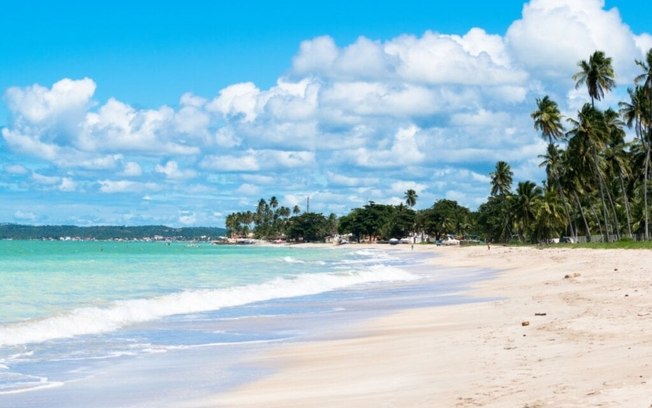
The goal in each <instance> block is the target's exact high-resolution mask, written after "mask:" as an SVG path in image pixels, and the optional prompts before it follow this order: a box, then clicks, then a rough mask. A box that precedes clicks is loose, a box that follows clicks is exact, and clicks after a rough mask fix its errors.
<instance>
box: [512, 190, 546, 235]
mask: <svg viewBox="0 0 652 408" xmlns="http://www.w3.org/2000/svg"><path fill="white" fill-rule="evenodd" d="M541 195H542V190H541V187H539V186H537V185H536V184H534V183H533V182H531V181H521V182H519V183H518V187H517V188H516V194H515V197H514V202H513V205H512V211H513V212H514V221H515V222H514V223H515V225H516V231H518V234H519V237H520V238H521V239H522V240H527V239H528V238H530V237H532V232H533V228H534V222H535V220H536V214H537V206H538V200H540V199H541Z"/></svg>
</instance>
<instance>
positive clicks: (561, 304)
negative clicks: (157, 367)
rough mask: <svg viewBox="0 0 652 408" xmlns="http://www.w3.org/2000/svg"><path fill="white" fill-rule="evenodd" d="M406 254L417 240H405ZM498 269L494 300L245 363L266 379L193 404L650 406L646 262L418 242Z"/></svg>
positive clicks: (369, 326)
mask: <svg viewBox="0 0 652 408" xmlns="http://www.w3.org/2000/svg"><path fill="white" fill-rule="evenodd" d="M400 247H401V248H402V249H404V250H410V248H409V246H407V245H405V246H400ZM414 250H415V251H432V252H435V253H436V254H437V255H438V256H436V257H433V258H431V260H429V262H430V263H431V266H432V267H433V268H441V267H446V268H455V267H459V268H493V269H496V270H498V271H499V273H498V274H497V276H496V277H495V278H494V279H490V280H484V281H481V282H480V283H477V284H475V285H473V288H472V289H471V290H470V294H471V295H473V296H476V297H478V298H485V299H488V300H485V301H482V302H476V303H467V304H462V305H450V306H441V307H427V308H414V309H406V310H401V311H398V312H396V313H392V314H390V315H388V316H384V317H379V318H377V319H373V320H371V321H368V322H364V323H362V324H361V326H360V327H356V328H348V329H346V330H344V331H343V332H342V333H340V335H339V336H338V337H337V338H335V339H326V340H321V341H306V342H296V343H292V344H287V345H282V346H279V347H278V348H274V349H273V350H271V351H270V352H268V353H264V354H263V355H262V356H256V357H254V358H253V359H252V360H251V361H248V362H247V364H250V365H252V366H258V367H265V368H266V369H268V370H270V372H271V374H270V375H268V376H266V377H264V378H262V379H259V380H255V381H253V382H251V383H249V384H246V385H243V386H241V387H238V388H236V389H235V390H233V391H231V392H227V393H222V394H219V395H217V396H214V397H211V398H207V399H202V400H199V401H188V404H187V405H185V406H188V407H262V406H264V407H353V406H355V407H478V406H482V407H529V408H533V407H586V406H601V407H650V406H652V387H651V385H650V382H651V381H652V366H651V364H652V357H651V356H652V283H651V281H650V279H649V278H650V271H651V270H650V269H651V268H650V266H649V265H650V261H651V260H652V254H651V253H650V252H649V251H643V250H589V249H571V248H555V247H554V246H553V247H546V248H544V249H539V248H535V247H502V246H492V247H491V249H488V248H487V247H485V246H477V247H434V246H415V248H414Z"/></svg>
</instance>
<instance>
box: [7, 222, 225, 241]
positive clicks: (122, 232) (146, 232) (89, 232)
mask: <svg viewBox="0 0 652 408" xmlns="http://www.w3.org/2000/svg"><path fill="white" fill-rule="evenodd" d="M225 233H226V230H225V229H224V228H211V227H187V228H170V227H166V226H163V225H146V226H135V227H125V226H94V227H78V226H74V225H42V226H33V225H18V224H0V239H59V238H63V237H70V238H81V239H96V240H111V239H144V238H154V237H156V236H158V237H163V238H166V239H178V240H197V239H202V237H204V239H205V238H207V237H211V238H217V237H219V236H222V235H224V234H225Z"/></svg>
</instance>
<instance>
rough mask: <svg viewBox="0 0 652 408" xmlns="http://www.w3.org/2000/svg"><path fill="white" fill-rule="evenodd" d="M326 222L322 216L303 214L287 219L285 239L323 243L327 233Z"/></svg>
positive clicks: (327, 226)
mask: <svg viewBox="0 0 652 408" xmlns="http://www.w3.org/2000/svg"><path fill="white" fill-rule="evenodd" d="M328 229H329V225H328V220H327V219H326V217H324V216H323V215H322V214H316V213H303V214H301V215H297V216H295V217H292V218H290V219H289V222H288V227H287V238H288V239H291V240H295V241H303V242H316V241H323V240H324V238H325V237H326V235H328V234H329V232H328Z"/></svg>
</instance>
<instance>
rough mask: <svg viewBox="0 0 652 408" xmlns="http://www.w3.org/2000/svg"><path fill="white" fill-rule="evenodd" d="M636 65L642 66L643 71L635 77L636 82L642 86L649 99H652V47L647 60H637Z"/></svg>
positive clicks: (646, 55) (646, 57) (646, 56)
mask: <svg viewBox="0 0 652 408" xmlns="http://www.w3.org/2000/svg"><path fill="white" fill-rule="evenodd" d="M636 65H638V66H639V67H641V69H642V70H643V72H642V73H641V74H640V75H638V76H637V77H636V78H634V83H635V84H636V85H640V86H642V87H643V89H645V90H646V94H647V97H648V99H652V48H650V49H649V50H648V51H647V54H645V61H639V60H636Z"/></svg>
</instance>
